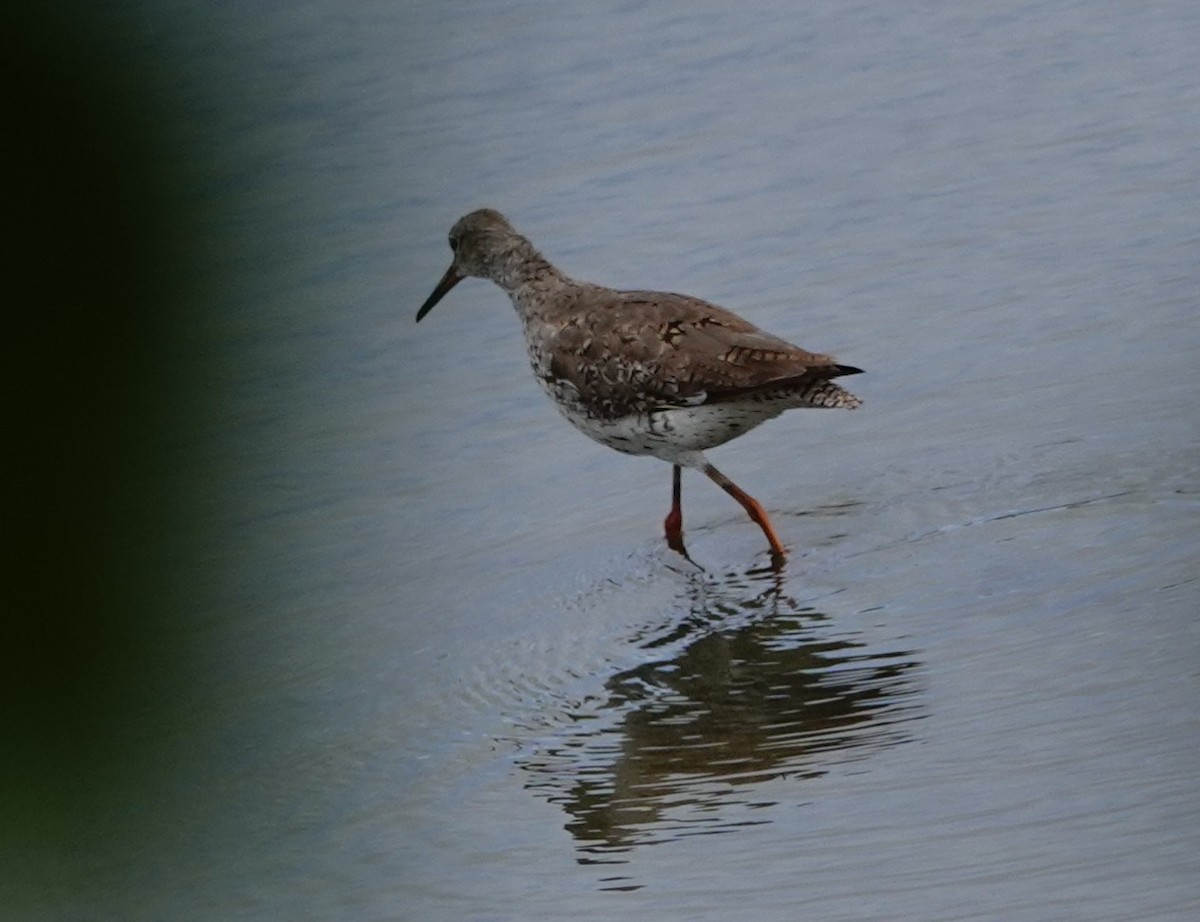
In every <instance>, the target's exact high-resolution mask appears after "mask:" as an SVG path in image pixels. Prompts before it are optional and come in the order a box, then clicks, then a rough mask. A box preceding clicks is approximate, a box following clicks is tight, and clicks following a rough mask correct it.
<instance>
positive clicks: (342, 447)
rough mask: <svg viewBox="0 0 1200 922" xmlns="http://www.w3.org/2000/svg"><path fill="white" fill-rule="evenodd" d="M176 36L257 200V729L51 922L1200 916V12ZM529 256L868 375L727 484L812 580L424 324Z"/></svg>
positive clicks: (448, 26) (208, 346)
mask: <svg viewBox="0 0 1200 922" xmlns="http://www.w3.org/2000/svg"><path fill="white" fill-rule="evenodd" d="M125 27H126V28H128V29H129V30H131V31H132V33H133V34H134V35H135V37H136V41H134V42H132V43H131V47H132V48H133V52H132V53H134V54H136V55H141V56H142V57H143V59H144V61H145V66H146V68H147V70H146V72H147V74H148V76H149V77H150V78H152V79H155V80H158V81H162V82H163V83H164V84H165V85H167V86H168V87H169V89H170V92H172V93H175V94H176V95H177V97H178V98H179V99H180V109H179V112H180V118H181V119H182V120H183V121H184V122H185V124H186V126H187V128H188V131H189V132H190V135H189V136H190V137H192V139H193V141H194V143H195V144H196V145H197V146H198V147H199V148H200V149H202V150H204V151H205V152H207V156H210V157H211V158H212V159H211V163H210V164H209V166H208V167H207V172H206V173H204V184H203V185H202V186H200V187H198V191H197V198H199V199H202V200H203V205H204V207H205V209H206V211H205V214H206V217H205V220H206V221H207V222H208V224H207V227H208V228H209V231H210V234H211V239H212V241H213V249H212V252H211V253H210V254H209V258H211V260H212V261H213V263H212V269H211V271H212V274H213V277H214V278H215V279H217V282H216V283H215V284H214V286H213V297H212V298H211V300H210V301H209V302H208V303H207V304H206V305H205V306H204V310H205V312H206V318H207V319H206V324H207V326H206V327H205V328H204V329H205V330H206V331H207V332H205V333H204V334H203V337H202V342H201V343H200V344H199V345H198V346H197V349H199V350H200V351H201V353H202V357H203V358H204V360H205V361H207V362H208V365H207V367H208V369H209V371H208V374H209V375H210V377H211V392H210V395H209V396H210V398H211V401H212V406H211V408H209V409H208V410H207V411H205V413H204V414H203V415H204V419H206V420H208V422H207V423H206V425H207V427H208V428H207V429H206V430H204V433H205V434H204V438H203V439H198V442H200V443H202V444H200V445H198V447H197V451H196V454H195V455H194V456H193V457H191V458H190V459H189V461H188V463H189V464H191V465H193V466H194V467H195V469H196V471H197V476H198V477H200V478H201V479H202V480H203V482H204V483H206V484H208V485H209V486H208V489H209V490H210V495H211V498H212V502H211V504H210V505H209V506H206V507H205V509H206V512H205V515H206V518H205V520H204V521H203V523H202V525H203V528H202V529H200V532H201V534H202V535H203V536H205V537H204V539H203V540H204V541H206V542H207V543H206V544H205V547H206V549H207V550H206V556H204V557H203V560H204V564H203V566H201V565H199V564H195V565H194V568H193V570H190V571H189V570H187V569H186V568H184V572H181V573H180V574H179V575H178V577H177V578H178V580H180V581H181V582H182V584H183V585H185V586H191V587H193V591H192V592H191V593H190V594H189V598H191V599H192V604H191V607H190V608H189V609H188V610H186V611H183V612H180V613H177V614H176V615H175V616H174V617H177V618H179V619H180V620H182V621H184V622H186V623H189V624H194V625H196V627H195V628H194V630H196V631H197V632H199V633H201V634H202V635H203V637H204V644H205V647H204V649H205V650H206V651H207V659H206V660H205V662H206V671H205V673H204V684H203V688H202V692H203V694H202V695H199V694H198V696H197V697H198V699H202V700H203V709H202V717H203V719H197V721H196V722H195V724H194V725H192V726H190V727H189V728H188V729H187V731H186V733H184V732H182V731H181V739H180V741H179V747H180V749H179V755H178V756H177V764H175V765H174V768H173V769H172V770H171V773H170V774H169V775H168V776H167V777H166V780H164V781H163V782H162V784H161V785H160V789H159V791H158V793H157V794H155V796H154V798H152V799H148V800H146V801H145V802H137V803H131V804H130V811H131V812H137V813H138V814H139V815H145V816H150V817H152V819H151V820H146V821H145V822H144V824H143V826H139V827H138V832H137V835H133V834H132V833H129V834H127V835H125V836H121V835H117V836H116V837H115V838H113V839H111V840H109V845H108V846H107V847H106V848H105V849H103V850H101V853H100V854H99V855H97V856H93V857H92V858H90V859H89V860H88V862H87V863H86V864H85V870H82V871H79V872H78V875H79V876H80V877H81V879H82V883H81V884H79V885H78V886H77V887H75V888H74V889H73V890H71V891H67V892H60V893H59V894H58V896H57V897H46V898H45V900H44V901H43V902H41V903H40V904H37V905H40V906H41V907H42V909H43V910H44V912H43V915H51V914H53V913H54V912H62V913H63V916H62V917H64V918H88V917H95V918H100V917H112V918H116V917H120V918H124V919H151V918H172V919H217V918H224V919H232V918H239V919H259V918H263V919H267V918H280V919H283V918H286V919H293V920H294V919H334V918H346V919H414V920H415V919H422V920H424V919H469V920H499V919H521V920H532V919H545V920H559V919H565V918H570V919H578V920H583V919H609V918H614V917H617V916H619V915H625V914H628V915H633V916H637V917H639V918H645V919H691V920H702V919H730V918H753V919H756V920H781V922H782V920H787V922H791V920H794V919H797V918H806V919H819V920H860V919H866V918H880V919H883V918H886V919H905V920H921V922H934V920H960V922H961V920H967V919H988V920H992V919H1005V920H1031V922H1032V920H1036V922H1046V920H1059V919H1078V920H1089V922H1095V920H1105V919H1107V920H1132V919H1154V920H1185V919H1186V920H1192V919H1195V918H1198V917H1200V858H1197V855H1198V854H1200V770H1198V766H1200V716H1198V715H1200V708H1198V706H1197V705H1198V700H1200V699H1198V693H1200V617H1198V615H1200V579H1198V577H1200V492H1198V491H1200V432H1198V429H1197V425H1198V423H1200V410H1198V408H1197V399H1198V397H1200V387H1198V385H1200V374H1198V372H1197V367H1198V363H1197V355H1198V354H1200V323H1198V318H1200V314H1198V310H1200V305H1198V297H1200V295H1198V292H1200V268H1198V265H1200V264H1198V261H1197V257H1198V256H1200V168H1198V164H1200V118H1197V112H1198V111H1200V66H1198V65H1197V60H1198V59H1197V51H1196V50H1197V48H1200V7H1198V6H1197V5H1196V4H1195V3H1193V2H1190V0H1189V2H1183V0H1180V2H1162V3H1154V4H1127V3H1117V2H1098V3H1061V2H1049V0H1031V2H1023V3H1017V4H1000V5H997V4H995V3H991V2H965V3H955V4H930V3H915V2H904V3H891V4H874V5H872V4H865V5H864V4H845V3H837V2H814V3H805V4H795V3H791V2H778V3H769V2H765V3H749V4H744V3H743V4H728V3H723V2H722V3H718V2H704V3H693V2H686V3H685V2H667V3H657V4H636V3H615V2H612V3H594V4H588V5H564V4H557V3H520V2H503V3H469V2H447V3H438V4H392V3H371V2H356V3H350V4H347V3H340V2H339V3H334V2H309V3H301V4H261V5H257V6H255V5H251V6H250V7H246V8H244V9H243V8H237V9H236V11H235V9H234V8H232V7H230V8H225V7H219V6H214V5H211V4H207V3H199V2H196V3H182V2H181V3H174V4H156V5H153V6H152V7H148V8H147V9H146V10H144V11H143V12H142V13H141V14H140V15H134V14H130V15H129V21H128V22H127V23H126V24H125ZM483 205H490V206H493V207H496V208H499V209H500V210H502V211H504V212H505V213H506V214H507V215H508V216H509V217H510V218H511V219H512V221H513V222H514V224H515V225H516V226H517V227H518V228H519V229H521V230H522V231H524V232H525V233H526V234H527V235H529V236H530V237H531V238H532V239H533V240H534V242H535V243H536V244H537V245H538V246H539V247H541V248H542V249H543V251H544V252H545V253H546V255H547V256H548V257H549V258H550V259H552V260H553V261H555V262H556V263H557V264H558V265H560V266H561V267H562V268H563V269H564V270H565V271H567V272H569V273H571V274H572V275H575V276H577V277H579V278H584V279H589V280H592V281H596V282H600V283H603V284H608V285H612V286H615V287H649V288H659V289H666V290H673V291H683V292H687V293H690V294H695V295H698V296H700V297H704V298H707V299H709V300H712V301H714V302H716V303H718V304H721V305H723V306H725V307H728V308H730V309H732V310H735V311H737V312H739V313H741V314H743V315H744V316H745V317H747V318H748V319H750V320H751V321H752V322H754V323H756V324H758V325H760V326H762V327H764V328H765V329H767V330H770V331H772V332H774V333H777V334H778V335H781V336H784V337H786V338H788V339H791V340H793V341H795V342H797V343H799V344H800V345H803V346H805V347H807V348H811V349H816V350H821V351H829V352H832V353H834V354H836V355H837V356H838V357H839V358H840V359H841V360H843V361H845V362H847V363H850V364H853V365H857V366H861V367H862V368H864V369H866V372H867V373H866V374H865V375H863V376H861V377H858V378H856V379H854V381H853V385H854V387H853V389H854V390H855V392H856V393H858V394H860V395H861V396H862V397H863V398H864V401H865V405H864V407H863V408H862V409H861V410H858V411H855V412H853V413H848V412H844V413H839V412H816V411H811V412H808V411H796V412H792V413H789V414H787V415H785V416H784V417H782V418H780V419H779V420H777V421H775V422H773V423H770V424H768V425H766V426H763V427H761V428H760V429H758V430H756V431H755V432H753V433H752V434H750V435H748V436H746V437H745V438H742V439H740V440H738V441H737V442H735V443H732V444H730V445H728V446H726V447H724V448H722V449H719V450H717V451H716V452H714V454H713V461H714V462H715V463H716V464H717V465H718V466H720V467H721V468H722V469H723V470H725V471H726V472H727V473H728V474H729V475H730V476H731V477H733V478H734V479H735V480H736V481H737V482H738V483H739V484H741V485H742V486H743V487H745V488H746V489H747V490H748V491H750V492H751V493H752V494H754V495H756V496H757V497H758V498H759V499H760V500H761V501H762V502H763V503H764V505H765V506H766V507H767V508H768V509H769V510H770V512H771V514H772V516H773V518H774V521H775V524H776V527H777V528H778V530H779V532H780V534H781V536H782V538H783V540H784V542H785V543H786V544H788V545H789V546H790V547H791V548H792V549H793V554H792V557H791V559H790V561H789V563H788V565H787V567H786V569H785V570H784V571H783V572H781V573H779V574H773V573H771V572H769V571H767V570H764V564H765V563H766V562H767V556H766V548H765V543H764V541H763V538H762V535H761V533H760V532H759V531H758V529H757V528H756V527H755V526H754V525H753V524H751V523H750V522H748V521H747V520H746V518H745V516H744V515H743V514H742V512H741V510H740V509H739V508H738V507H737V506H736V505H735V504H733V503H732V502H731V501H730V500H729V498H728V497H726V496H725V495H724V494H722V493H721V492H720V491H719V490H717V489H716V488H714V487H713V486H712V484H710V483H708V482H707V481H706V480H705V479H704V478H701V477H698V476H691V477H687V476H685V483H684V505H685V526H686V529H687V535H688V540H689V550H690V551H691V553H692V556H693V557H694V558H695V560H696V561H697V562H698V564H699V565H700V567H691V566H688V565H687V564H686V563H685V562H683V561H682V560H681V559H679V558H678V557H676V556H675V555H673V554H671V553H670V552H668V551H667V550H666V549H665V547H664V546H663V542H662V536H661V522H662V518H663V516H664V515H665V513H666V511H667V506H668V504H669V498H670V470H669V468H668V467H667V466H666V465H664V464H661V463H659V462H655V461H652V460H646V459H632V458H627V457H624V456H620V455H618V454H616V453H614V452H611V451H608V450H607V449H604V448H602V447H600V446H597V445H594V444H592V443H590V442H589V441H588V440H586V439H584V438H582V437H581V436H580V435H579V434H578V433H576V432H575V431H573V430H572V429H571V428H570V427H569V426H567V425H566V424H565V423H564V422H563V421H562V420H561V419H560V418H559V417H558V415H557V414H556V413H555V411H554V409H553V408H552V407H551V406H550V405H549V403H548V402H547V401H546V400H545V398H544V397H543V396H542V394H541V393H540V390H539V388H538V387H537V386H536V384H535V382H534V381H533V380H532V379H531V377H530V375H529V372H528V368H527V366H526V360H525V358H524V353H523V344H522V342H521V339H520V333H519V327H518V324H517V322H516V318H515V316H514V315H513V313H512V311H511V309H510V307H509V306H508V304H507V301H506V300H505V298H504V296H503V294H502V293H501V292H500V291H499V290H498V289H496V288H495V287H494V286H491V285H490V284H488V283H484V282H481V281H468V282H465V283H463V284H462V285H460V286H459V287H458V288H456V289H455V290H454V291H453V292H452V293H451V295H450V296H449V297H447V298H446V300H445V301H444V302H443V303H441V304H440V305H439V306H438V308H437V309H436V310H435V311H434V312H433V313H432V314H431V315H430V316H429V317H428V319H427V320H425V321H424V322H422V324H421V325H420V326H419V327H417V326H415V325H414V323H413V314H414V312H415V310H416V308H417V306H418V305H419V304H420V303H421V301H422V300H423V299H424V298H425V296H426V295H427V294H428V293H429V291H430V290H431V289H432V287H433V285H434V283H435V282H436V281H437V279H438V278H439V277H440V275H441V273H442V271H443V270H444V269H445V267H446V265H447V264H448V260H449V250H448V249H447V247H446V241H445V238H446V232H447V231H448V229H449V227H450V225H451V223H452V222H453V221H454V220H455V219H456V218H457V217H458V216H459V215H460V214H462V213H464V212H466V211H468V210H470V209H472V208H475V207H479V206H483ZM88 909H91V910H93V912H91V913H89V912H88V911H85V910H88ZM35 915H36V914H35Z"/></svg>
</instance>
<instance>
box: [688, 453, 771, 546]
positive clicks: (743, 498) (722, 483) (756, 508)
mask: <svg viewBox="0 0 1200 922" xmlns="http://www.w3.org/2000/svg"><path fill="white" fill-rule="evenodd" d="M701 470H703V471H704V473H706V474H707V475H708V476H709V478H710V479H711V480H712V481H713V483H715V484H716V485H717V486H719V487H720V488H721V489H722V490H724V491H725V492H726V493H728V494H729V495H730V496H732V497H733V498H734V499H736V500H737V501H738V502H739V503H740V504H741V506H742V508H743V509H745V510H746V513H747V515H749V516H750V518H751V520H752V521H753V522H755V523H756V524H757V525H758V527H759V528H761V529H762V530H763V534H764V535H766V536H767V542H768V543H769V544H770V545H771V556H772V557H773V558H774V559H775V562H776V563H777V564H778V563H782V562H783V561H784V559H785V558H786V557H787V552H786V551H784V549H783V543H782V542H781V541H780V540H779V536H778V535H777V534H775V529H774V528H773V527H772V525H771V520H770V519H769V518H767V511H766V510H765V509H763V507H762V505H761V504H760V503H759V502H758V500H756V499H755V498H754V497H753V496H751V495H750V494H749V493H747V492H746V491H745V490H743V489H742V488H741V487H739V486H738V485H737V484H736V483H734V482H733V481H732V480H730V479H729V478H728V477H726V476H725V475H724V474H722V473H721V472H720V471H718V470H717V469H716V468H715V467H713V466H712V465H711V464H707V463H706V464H705V465H704V466H703V467H702V468H701Z"/></svg>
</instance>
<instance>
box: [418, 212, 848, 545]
mask: <svg viewBox="0 0 1200 922" xmlns="http://www.w3.org/2000/svg"><path fill="white" fill-rule="evenodd" d="M450 249H451V250H452V251H453V253H454V258H453V260H452V261H451V263H450V268H449V269H447V270H446V274H445V275H443V276H442V280H441V281H440V282H438V284H437V287H436V288H434V290H433V293H432V294H431V295H430V296H429V298H428V300H426V302H425V303H424V304H422V305H421V308H420V310H418V311H417V320H418V321H420V320H421V318H422V317H424V316H425V315H426V314H427V313H429V311H430V309H432V308H433V306H434V305H435V304H437V303H438V301H440V300H441V299H442V298H443V297H444V296H445V294H446V292H448V291H449V290H450V289H451V288H453V287H454V286H455V285H457V284H458V283H459V282H461V281H462V280H463V279H464V278H466V277H467V276H475V277H478V278H485V279H491V280H492V281H493V282H495V283H496V284H497V285H499V286H500V287H501V288H503V289H504V290H505V291H506V292H508V297H509V299H510V300H511V301H512V304H513V307H514V308H516V311H517V315H518V316H519V317H520V318H521V323H522V325H523V326H524V328H525V345H526V347H527V348H528V350H529V361H530V364H531V365H532V366H533V373H534V374H535V375H536V376H537V379H538V380H539V381H540V382H541V383H542V387H543V388H544V389H545V391H546V393H548V394H549V395H550V397H551V399H553V401H554V404H555V406H557V407H558V409H559V411H560V412H561V413H562V414H563V416H565V417H566V418H567V419H568V420H569V421H570V422H571V423H572V424H573V425H574V426H575V427H576V428H577V429H579V430H581V431H582V432H583V433H584V434H586V435H588V436H590V437H591V438H593V439H595V440H596V441H597V442H600V443H602V444H604V445H607V446H608V447H609V448H615V449H616V450H617V451H621V452H625V453H626V454H630V455H652V456H653V457H655V458H661V459H662V460H663V461H669V462H670V463H671V464H672V465H673V470H672V481H671V511H670V513H669V514H668V515H667V518H666V521H665V522H664V523H663V524H664V527H665V530H666V537H667V544H668V545H669V546H670V547H671V548H672V549H673V550H676V551H679V552H680V553H684V554H686V551H685V550H684V545H683V510H682V507H681V497H680V473H681V470H682V468H685V467H688V468H695V469H696V470H699V471H703V472H704V473H705V474H706V475H707V476H708V477H709V478H710V479H712V480H713V481H714V482H716V483H717V485H718V486H720V487H721V489H723V490H724V491H725V492H726V493H728V494H729V495H730V496H732V497H733V498H734V499H736V500H737V501H738V502H739V503H740V504H741V506H742V508H743V509H745V510H746V512H747V513H748V514H749V516H750V518H751V519H752V520H753V521H754V522H756V523H757V524H758V526H759V527H760V528H761V529H762V530H763V534H764V535H766V538H767V541H768V543H769V544H770V545H771V554H772V560H773V561H774V563H775V564H776V565H780V564H782V562H783V560H784V558H785V556H786V553H785V551H784V547H783V543H782V542H781V541H780V540H779V536H778V535H777V534H776V533H775V528H774V527H773V526H772V525H771V520H770V519H769V518H768V517H767V513H766V510H765V509H763V507H762V505H761V504H760V503H759V502H758V500H756V499H754V497H752V496H750V494H748V493H746V492H745V491H744V490H742V489H741V488H740V487H739V486H738V485H737V484H735V483H734V482H733V481H732V480H730V479H729V478H728V477H726V476H725V475H724V474H722V473H721V472H720V471H718V470H717V469H716V468H715V467H713V466H712V464H710V463H709V461H708V459H707V458H705V457H704V451H705V450H706V449H709V448H713V447H714V446H716V445H722V444H724V443H725V442H728V441H729V440H730V439H734V438H737V437H738V436H739V435H742V434H743V433H745V432H749V431H750V430H751V429H753V428H754V427H755V426H758V425H760V424H761V423H764V422H766V421H767V420H768V419H774V418H775V417H776V416H778V415H779V414H780V413H782V412H783V411H784V410H790V409H792V408H794V407H835V408H837V407H840V408H845V409H853V408H855V407H857V406H858V405H859V404H860V403H861V401H860V400H859V399H858V398H857V397H855V396H854V395H853V394H851V393H849V392H848V391H846V390H844V389H843V388H842V387H840V386H839V385H837V384H835V383H834V382H833V381H832V380H831V379H833V378H837V377H840V376H842V375H853V374H858V373H860V372H861V371H862V369H860V368H852V367H851V366H849V365H839V364H838V363H837V362H835V361H834V359H833V358H832V357H830V356H828V355H818V354H816V353H813V352H807V351H805V350H804V349H801V348H799V347H798V346H793V345H792V344H791V343H788V342H785V341H784V340H782V339H779V338H777V337H775V336H772V335H771V334H769V333H765V332H763V331H762V330H760V329H758V327H756V326H754V325H753V324H751V323H749V322H748V321H746V320H743V319H742V318H741V317H739V316H737V315H736V314H733V313H730V312H729V311H727V310H724V309H723V308H720V307H717V306H716V305H713V304H709V303H707V302H706V301H701V300H700V299H699V298H692V297H689V296H687V295H680V294H672V293H670V292H662V291H616V290H614V289H612V288H604V287H602V286H600V285H592V284H590V283H588V282H578V281H575V280H574V279H572V278H569V277H568V276H566V275H564V274H563V273H562V272H560V271H559V270H558V269H556V268H555V267H554V266H552V265H551V264H550V262H549V261H547V260H546V259H545V257H543V256H542V254H541V253H539V252H538V251H537V250H536V249H534V247H533V244H531V243H530V242H529V241H528V240H527V239H526V238H525V237H523V236H521V235H520V234H519V233H517V231H516V230H515V229H514V228H513V226H512V225H511V224H509V223H508V220H507V219H506V218H505V217H504V216H503V215H502V214H500V213H499V212H498V211H494V210H492V209H491V208H482V209H480V210H478V211H472V212H471V213H470V214H468V215H465V216H464V217H462V218H459V220H458V221H457V222H456V223H455V224H454V227H452V228H451V229H450Z"/></svg>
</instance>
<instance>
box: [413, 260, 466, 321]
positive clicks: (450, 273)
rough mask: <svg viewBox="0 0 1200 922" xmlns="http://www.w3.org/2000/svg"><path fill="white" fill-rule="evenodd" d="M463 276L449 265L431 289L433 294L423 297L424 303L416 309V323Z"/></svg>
mask: <svg viewBox="0 0 1200 922" xmlns="http://www.w3.org/2000/svg"><path fill="white" fill-rule="evenodd" d="M464 278H465V276H462V275H459V274H458V273H457V272H455V271H454V267H453V266H451V267H450V268H449V269H447V270H446V274H445V275H443V276H442V280H441V281H440V282H438V283H437V288H435V289H433V294H431V295H430V296H429V297H428V298H426V299H425V303H424V304H422V305H421V309H420V310H419V311H417V323H420V322H421V318H422V317H424V316H425V315H426V314H428V313H429V312H430V311H431V310H433V305H435V304H437V303H438V301H440V300H442V298H444V297H445V296H446V292H448V291H449V290H450V289H451V288H453V287H454V286H455V285H457V284H458V283H459V282H461V281H462V280H463V279H464Z"/></svg>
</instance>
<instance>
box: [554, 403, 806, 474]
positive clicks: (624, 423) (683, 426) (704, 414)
mask: <svg viewBox="0 0 1200 922" xmlns="http://www.w3.org/2000/svg"><path fill="white" fill-rule="evenodd" d="M556 404H557V406H558V408H559V410H561V411H562V414H563V415H564V416H565V417H566V418H567V419H568V420H569V421H570V422H571V424H572V425H574V426H575V428H577V429H579V430H580V431H581V432H583V433H584V434H585V435H587V436H589V437H590V438H593V439H595V440H596V441H597V442H600V443H601V444H603V445H607V446H608V447H609V448H613V449H615V450H617V451H620V452H624V453H625V454H628V455H652V456H653V457H656V458H660V459H662V460H664V461H670V462H672V463H676V464H684V465H685V466H691V463H692V462H691V459H690V458H689V457H687V456H690V455H692V454H694V453H695V452H698V451H704V450H705V449H708V448H713V447H715V446H717V445H723V444H724V443H725V442H728V441H729V440H730V439H735V438H737V437H738V436H739V435H742V434H744V433H746V432H749V431H750V430H751V429H753V428H754V427H755V426H758V425H760V424H761V423H765V422H766V421H767V420H769V419H773V418H775V417H776V416H778V415H779V414H780V413H782V412H783V411H784V409H786V406H785V405H781V404H780V403H778V402H768V401H756V402H753V403H721V404H709V405H703V404H702V405H700V406H696V407H672V408H669V409H661V410H651V411H648V412H645V413H632V414H628V415H625V416H618V417H616V418H613V419H605V418H601V417H598V416H595V415H590V414H588V413H586V412H584V411H583V410H582V408H580V407H578V406H574V407H573V406H571V405H570V404H568V403H562V402H557V401H556Z"/></svg>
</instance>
